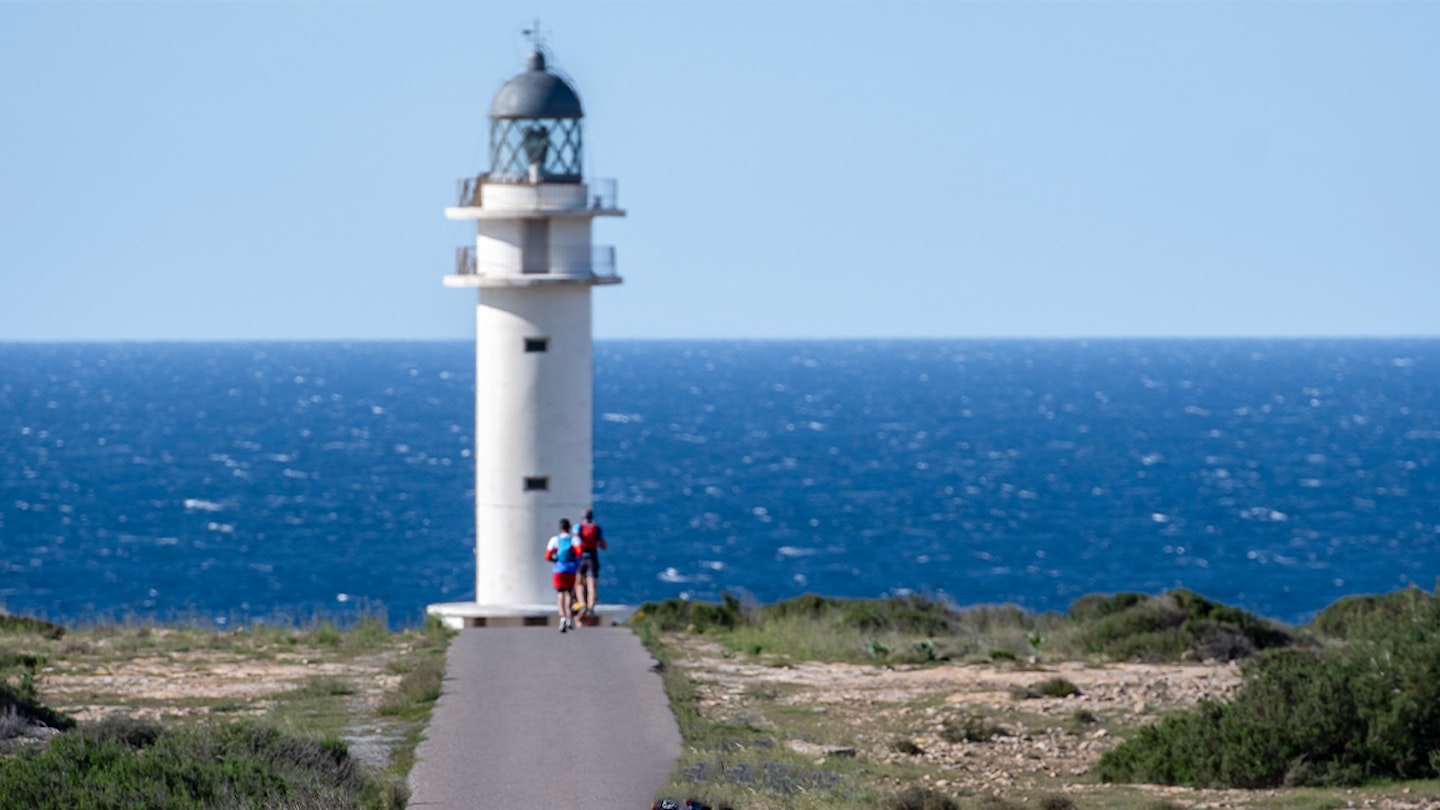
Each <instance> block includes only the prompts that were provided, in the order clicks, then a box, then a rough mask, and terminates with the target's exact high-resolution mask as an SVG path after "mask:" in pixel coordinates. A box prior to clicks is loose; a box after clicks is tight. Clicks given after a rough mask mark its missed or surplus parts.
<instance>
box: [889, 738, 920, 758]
mask: <svg viewBox="0 0 1440 810" xmlns="http://www.w3.org/2000/svg"><path fill="white" fill-rule="evenodd" d="M890 750H891V751H894V752H895V753H897V754H904V755H905V756H907V757H918V756H920V755H921V754H923V753H925V749H923V748H921V747H920V746H919V745H917V744H916V743H915V741H914V740H912V739H910V738H908V737H901V738H900V739H898V740H896V741H894V742H892V743H890Z"/></svg>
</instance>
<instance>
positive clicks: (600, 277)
mask: <svg viewBox="0 0 1440 810" xmlns="http://www.w3.org/2000/svg"><path fill="white" fill-rule="evenodd" d="M583 119H584V110H583V109H582V107H581V104H580V96H579V95H578V94H577V93H576V92H575V88H574V87H572V86H571V84H570V82H569V81H567V80H566V78H565V77H562V76H561V75H559V74H557V73H556V72H555V70H554V69H553V68H551V67H550V66H549V65H548V64H547V58H546V52H545V49H544V48H543V47H542V46H541V44H540V43H539V41H538V38H537V40H536V41H535V42H534V49H533V50H532V52H531V53H530V55H529V57H528V58H527V60H526V63H525V69H524V71H522V72H521V73H519V74H518V75H516V76H514V77H513V78H511V79H510V80H509V81H507V82H505V84H504V85H503V86H501V88H500V90H499V92H497V93H496V94H495V98H494V100H493V101H492V103H491V105H490V148H489V159H490V168H489V170H488V171H485V172H482V173H481V174H479V175H478V176H475V177H472V178H466V179H465V180H462V181H461V182H460V184H459V199H458V200H457V204H456V205H454V206H453V207H450V208H447V209H445V216H446V217H447V218H449V219H452V220H473V221H474V222H475V224H476V229H475V241H474V243H473V244H469V245H465V246H464V247H461V248H459V249H458V250H457V251H456V262H455V271H454V273H453V274H452V275H449V276H446V277H445V279H444V284H445V286H446V287H452V288H464V289H475V290H477V291H478V301H477V304H476V309H475V451H474V453H475V602H474V603H463V602H462V603H446V604H439V605H431V606H430V608H429V612H430V613H433V614H436V615H439V616H441V617H442V618H443V619H444V620H445V621H446V623H448V624H450V625H451V626H454V627H463V626H476V625H487V624H489V625H494V624H544V623H547V622H548V621H550V620H551V619H553V614H554V612H555V591H554V590H553V588H552V587H551V584H550V564H549V563H547V562H546V561H545V560H544V559H543V556H542V555H543V551H544V548H545V541H546V539H547V538H549V537H550V536H551V535H553V534H555V533H556V531H557V529H556V527H557V524H558V523H559V521H560V519H561V518H569V519H570V520H571V521H574V522H577V523H578V521H579V518H580V516H581V515H583V514H584V512H585V510H586V509H588V508H589V507H590V506H591V497H592V491H593V489H592V488H593V452H592V451H593V438H592V436H593V432H592V431H593V416H592V413H593V408H592V402H593V391H592V376H593V361H592V349H591V344H592V341H591V302H590V299H591V291H592V290H593V289H594V288H595V287H600V286H605V285H611V284H619V283H620V281H621V279H620V276H619V275H617V274H616V269H615V248H614V247H611V246H603V245H596V244H594V243H593V242H592V241H591V226H592V223H593V222H594V220H596V219H597V218H600V217H621V216H624V215H625V212H624V211H623V210H621V209H620V208H619V206H618V204H617V200H616V184H615V181H614V180H597V179H587V178H586V176H585V171H584V165H583V158H584V149H583V143H584V141H583Z"/></svg>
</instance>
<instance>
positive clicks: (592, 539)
mask: <svg viewBox="0 0 1440 810" xmlns="http://www.w3.org/2000/svg"><path fill="white" fill-rule="evenodd" d="M580 548H581V556H580V566H579V568H578V577H577V579H578V581H577V582H576V583H575V589H576V593H577V595H579V597H580V602H581V607H580V621H581V623H582V624H594V623H595V602H596V593H595V581H596V580H597V579H599V578H600V551H601V550H602V549H604V550H606V551H609V549H610V547H609V545H608V544H606V542H605V532H604V531H602V530H601V529H600V524H598V523H596V522H595V510H594V509H586V510H585V520H584V522H582V523H581V524H580Z"/></svg>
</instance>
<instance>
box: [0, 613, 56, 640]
mask: <svg viewBox="0 0 1440 810" xmlns="http://www.w3.org/2000/svg"><path fill="white" fill-rule="evenodd" d="M0 634H6V635H11V634H13V635H34V636H40V637H41V638H47V639H50V640H51V641H58V640H59V639H60V637H61V636H64V635H65V628H64V627H62V626H61V625H58V624H54V623H53V622H47V621H41V620H40V619H31V618H28V617H26V616H11V615H10V614H8V613H6V614H0Z"/></svg>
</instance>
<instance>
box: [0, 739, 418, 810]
mask: <svg viewBox="0 0 1440 810" xmlns="http://www.w3.org/2000/svg"><path fill="white" fill-rule="evenodd" d="M104 725H105V724H101V726H104ZM140 730H141V727H140V726H136V725H129V726H125V727H124V728H122V727H121V726H120V725H118V724H112V725H110V726H108V727H105V728H100V729H99V730H92V731H90V732H89V733H85V732H77V731H72V732H68V733H65V734H61V735H59V736H57V737H55V738H53V739H52V740H51V741H50V744H49V745H48V746H46V747H45V748H43V749H33V750H25V751H21V752H20V753H18V754H15V755H14V756H11V757H7V758H5V759H3V760H0V796H4V797H5V800H6V801H7V802H9V803H11V804H13V806H16V807H33V808H55V809H56V810H59V809H60V808H73V807H166V808H205V807H277V806H286V807H297V808H308V807H314V808H320V807H334V808H378V807H383V806H386V805H385V804H384V803H383V799H382V796H383V791H382V790H381V788H380V786H379V785H378V784H376V783H375V782H373V781H371V780H370V779H369V778H368V777H366V776H365V775H364V774H363V773H362V772H361V770H360V769H359V768H358V767H357V766H356V764H355V762H354V760H352V759H351V758H350V756H349V754H348V753H347V751H346V747H345V744H344V743H342V742H339V741H335V740H320V741H316V740H304V739H298V738H294V737H287V736H285V735H283V734H281V733H279V732H278V731H275V730H274V729H271V728H268V727H266V726H261V725H258V724H253V723H237V724H229V725H211V726H198V727H195V728H189V729H184V730H179V731H171V732H160V733H158V734H152V733H151V731H153V729H144V733H137V732H138V731H140ZM389 806H391V807H396V808H398V807H399V806H401V805H398V804H393V803H391V804H390V805H389Z"/></svg>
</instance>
